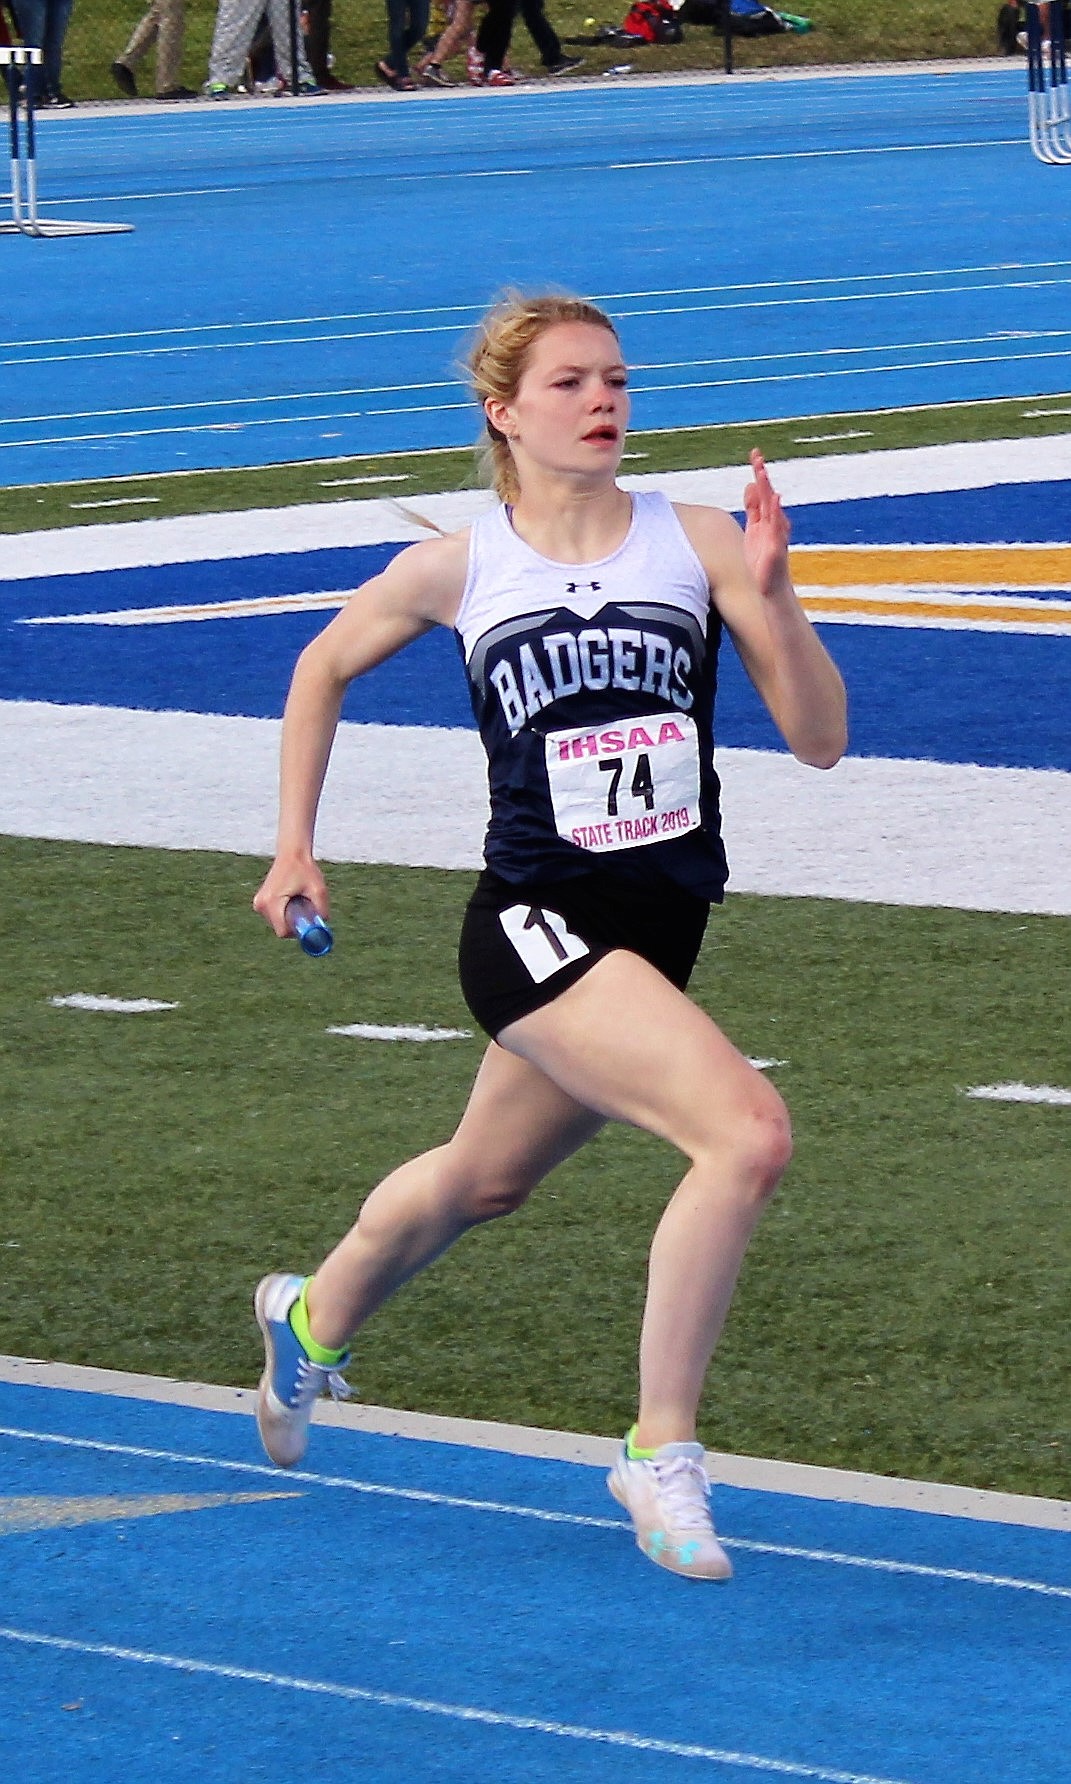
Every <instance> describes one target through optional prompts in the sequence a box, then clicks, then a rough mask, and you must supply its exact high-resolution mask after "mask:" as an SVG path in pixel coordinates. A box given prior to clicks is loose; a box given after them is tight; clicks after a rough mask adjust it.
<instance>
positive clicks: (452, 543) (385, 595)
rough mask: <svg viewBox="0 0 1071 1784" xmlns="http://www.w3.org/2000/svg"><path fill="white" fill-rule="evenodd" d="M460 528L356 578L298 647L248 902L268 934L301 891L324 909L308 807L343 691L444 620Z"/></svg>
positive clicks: (449, 609)
mask: <svg viewBox="0 0 1071 1784" xmlns="http://www.w3.org/2000/svg"><path fill="white" fill-rule="evenodd" d="M466 563H467V540H466V538H465V536H464V535H451V536H450V537H449V538H446V539H433V540H428V541H426V542H422V543H421V544H419V545H413V546H410V547H409V548H408V549H407V550H406V551H403V552H399V554H398V556H397V557H396V558H394V559H393V560H392V562H391V563H390V564H388V566H387V568H386V569H385V570H383V571H382V572H381V573H380V574H379V575H378V576H373V577H372V578H371V580H370V581H369V582H366V583H364V584H363V585H362V587H361V588H359V589H358V590H357V592H356V593H355V594H354V595H352V596H351V597H350V599H349V601H347V603H346V605H345V607H343V609H342V611H341V612H340V613H339V614H337V615H336V617H335V618H334V619H333V620H332V621H331V623H330V624H329V625H328V626H325V628H324V630H323V631H322V632H320V633H319V634H318V636H317V637H315V638H314V639H313V640H312V642H311V644H308V645H306V647H305V649H304V650H303V651H302V653H301V655H300V657H299V658H298V660H297V665H296V667H295V669H294V674H293V679H292V680H291V683H290V692H289V694H288V695H287V699H286V706H285V708H284V711H283V728H282V747H281V754H280V771H279V829H278V836H277V841H276V853H275V860H274V861H273V863H272V866H271V868H270V869H269V871H268V874H267V876H266V878H265V880H264V883H263V884H262V886H261V887H260V890H259V891H258V892H257V895H256V897H255V898H254V900H253V908H254V910H256V911H258V912H259V913H260V915H261V916H262V917H263V918H264V919H265V921H266V922H267V923H269V924H270V925H271V927H272V928H273V929H274V931H275V933H276V935H279V936H283V935H286V934H287V926H286V916H285V910H286V903H287V900H288V899H289V898H293V897H294V896H295V895H297V894H302V895H304V896H305V897H306V898H310V899H311V900H312V902H313V904H314V905H315V906H316V909H317V910H318V911H320V912H322V913H323V915H324V916H326V915H327V914H328V901H327V886H326V884H325V882H324V877H323V874H322V873H321V872H320V869H319V867H318V866H317V864H316V861H315V859H314V857H313V839H314V833H315V828H316V813H317V809H318V807H319V803H320V795H321V792H322V790H323V783H324V778H325V776H326V774H327V765H328V762H329V760H330V756H331V747H332V745H333V743H334V739H335V732H336V730H337V728H338V722H339V715H340V713H341V711H342V701H343V699H344V697H345V693H346V690H347V688H348V687H349V685H350V683H351V682H352V681H355V680H356V679H357V677H358V676H361V675H365V674H367V672H368V671H369V670H370V669H374V668H375V667H376V666H377V664H379V663H383V662H386V660H387V659H388V657H392V656H394V655H395V654H396V653H397V652H398V651H400V650H402V649H403V648H404V647H405V645H407V644H410V643H412V641H413V640H414V639H415V638H419V637H421V636H422V634H423V633H425V632H428V631H430V630H431V628H432V627H433V626H434V625H437V624H438V625H449V624H451V623H452V620H453V617H454V614H455V612H456V610H457V605H458V602H459V600H460V598H461V592H462V589H463V587H464V581H465V566H466Z"/></svg>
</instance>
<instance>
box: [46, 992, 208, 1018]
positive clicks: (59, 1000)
mask: <svg viewBox="0 0 1071 1784" xmlns="http://www.w3.org/2000/svg"><path fill="white" fill-rule="evenodd" d="M48 1001H49V1003H50V1004H55V1006H56V1008H57V1009H60V1010H90V1011H93V1012H99V1013H102V1014H106V1015H115V1016H145V1015H148V1014H150V1013H151V1012H152V1011H154V1010H177V1009H179V1008H180V1005H178V1004H177V1003H159V1002H158V1001H157V1000H156V999H155V998H152V997H95V996H93V995H92V994H91V993H89V992H85V991H73V992H72V993H71V995H70V996H69V997H50V998H49V1000H48Z"/></svg>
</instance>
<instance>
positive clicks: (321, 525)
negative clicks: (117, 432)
mask: <svg viewBox="0 0 1071 1784" xmlns="http://www.w3.org/2000/svg"><path fill="white" fill-rule="evenodd" d="M1040 475H1044V476H1045V478H1047V479H1054V480H1057V481H1058V480H1061V479H1071V433H1065V434H1054V435H1052V436H1050V437H1049V438H1047V439H1046V440H1045V441H1044V449H1043V452H1041V451H1040V449H1039V445H1038V442H1037V441H1036V440H1030V439H1026V440H978V441H963V442H958V443H956V444H954V445H949V446H923V447H916V448H911V449H896V450H892V451H879V452H865V453H831V454H828V455H827V456H825V457H822V458H801V459H786V460H783V461H781V462H780V463H779V464H778V465H777V466H776V469H775V481H776V483H777V487H778V489H779V491H780V493H781V496H782V498H783V499H784V501H785V503H786V504H787V505H789V506H790V507H791V506H792V505H803V504H805V503H812V502H829V501H836V502H846V501H851V500H853V499H861V498H869V497H874V496H892V495H915V494H931V493H932V494H939V493H941V492H942V491H951V490H961V489H985V488H990V487H992V486H993V485H995V484H1001V485H1004V484H1022V483H1036V482H1037V480H1038V477H1039V476H1040ZM747 480H748V472H747V469H746V467H745V466H743V465H740V466H727V467H724V468H722V469H718V470H709V469H707V470H696V471H664V472H638V473H632V474H630V475H627V476H624V477H622V478H621V483H622V485H623V487H624V488H626V489H661V490H663V491H664V492H665V494H666V495H668V496H669V497H670V498H671V499H672V500H674V501H679V502H708V503H713V504H715V505H716V506H718V507H722V508H729V509H737V510H738V509H739V508H740V506H741V504H742V502H743V494H744V486H745V484H746V483H747ZM492 499H493V498H492V497H491V495H490V494H489V493H488V492H486V491H483V490H459V491H454V492H451V493H448V494H444V495H437V496H421V498H420V500H421V506H422V508H423V509H424V511H425V512H426V513H427V514H428V515H429V516H430V518H431V519H432V520H434V521H435V522H436V524H437V525H438V526H441V527H443V528H444V529H445V530H446V531H450V530H452V529H456V528H459V527H463V526H468V525H469V524H470V523H471V521H472V519H473V518H474V516H475V515H476V514H478V513H480V512H482V511H483V510H484V509H486V508H487V507H489V506H490V505H491V502H492ZM1055 523H1056V517H1055V516H1054V525H1055ZM426 536H427V535H426V532H425V531H424V530H422V529H421V528H420V527H418V526H415V525H414V524H413V523H411V522H410V521H407V520H403V519H402V517H401V516H400V515H399V513H398V510H397V508H396V507H395V506H394V505H393V504H392V503H391V502H390V501H389V500H387V499H385V498H383V497H379V498H372V499H370V500H367V501H342V500H340V501H337V502H311V503H303V504H300V505H298V506H295V507H293V508H263V509H256V508H254V509H248V510H243V511H241V512H239V513H233V514H193V515H179V516H176V517H172V518H169V519H166V520H130V521H112V522H108V523H101V524H100V525H99V526H85V527H77V528H57V529H49V530H47V531H44V532H39V533H22V534H14V535H12V536H11V537H10V538H6V539H5V540H4V580H5V582H10V581H18V580H20V579H21V578H24V577H29V576H35V577H36V576H59V575H65V574H76V573H78V572H80V571H90V570H122V569H131V568H135V567H138V566H140V565H145V564H180V563H195V562H198V561H201V560H208V559H216V560H218V559H234V558H242V557H255V556H259V555H262V554H263V553H264V552H266V551H267V552H271V551H278V552H283V551H286V552H300V551H313V550H317V549H318V548H320V547H327V546H348V545H371V544H382V543H385V542H397V543H404V542H406V541H409V540H415V539H421V538H425V537H426ZM1065 543H1066V541H1065ZM950 549H951V548H950ZM1010 549H1014V546H1012V547H1010ZM4 598H6V599H10V596H7V597H4Z"/></svg>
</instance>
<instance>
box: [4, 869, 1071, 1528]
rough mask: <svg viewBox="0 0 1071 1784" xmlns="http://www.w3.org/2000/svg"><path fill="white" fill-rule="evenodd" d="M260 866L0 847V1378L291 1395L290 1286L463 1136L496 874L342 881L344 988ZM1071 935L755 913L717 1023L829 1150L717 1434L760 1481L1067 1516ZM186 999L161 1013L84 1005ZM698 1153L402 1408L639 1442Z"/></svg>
mask: <svg viewBox="0 0 1071 1784" xmlns="http://www.w3.org/2000/svg"><path fill="white" fill-rule="evenodd" d="M261 872H262V864H261V863H259V862H256V861H252V860H248V859H242V858H238V857H227V856H215V855H201V854H182V853H178V852H174V853H170V852H167V853H164V852H153V851H134V850H121V849H108V848H100V847H89V846H83V845H73V844H55V843H43V842H35V841H22V840H14V839H0V878H2V881H3V884H4V885H5V887H6V888H7V891H6V893H5V897H4V900H3V901H2V905H0V946H2V947H3V958H4V960H5V962H6V963H7V966H6V971H5V974H4V977H3V983H2V986H0V1061H2V1072H3V1082H4V1089H5V1096H4V1107H3V1117H2V1121H3V1127H2V1157H3V1186H4V1187H3V1198H2V1203H0V1252H2V1256H3V1262H4V1284H5V1292H4V1295H3V1299H2V1305H0V1350H3V1351H5V1352H8V1353H13V1354H17V1355H26V1356H41V1357H49V1358H56V1359H60V1360H63V1361H67V1362H72V1363H91V1364H97V1365H101V1366H105V1367H111V1368H115V1369H123V1370H133V1371H148V1372H152V1373H161V1374H170V1375H174V1376H178V1377H183V1378H193V1379H199V1380H205V1381H210V1382H230V1383H250V1382H252V1381H253V1380H254V1379H255V1377H256V1375H257V1373H258V1369H259V1351H258V1344H257V1333H256V1329H255V1326H254V1324H253V1321H252V1317H251V1313H250V1307H249V1298H250V1295H251V1293H252V1289H253V1286H254V1284H255V1282H256V1280H257V1278H258V1276H259V1275H260V1274H261V1273H262V1272H264V1271H265V1270H268V1269H271V1268H278V1267H294V1268H303V1267H308V1266H312V1265H314V1264H315V1263H316V1262H317V1261H318V1259H319V1257H320V1255H321V1254H322V1252H323V1251H324V1250H325V1248H326V1247H327V1246H328V1245H329V1244H330V1243H331V1242H332V1241H333V1240H334V1238H335V1237H337V1236H338V1235H339V1234H340V1232H341V1231H342V1230H343V1229H344V1228H345V1227H346V1226H347V1225H348V1224H349V1221H350V1220H351V1218H352V1216H353V1214H354V1212H355V1210H356V1208H357V1207H358V1205H359V1203H360V1201H361V1199H362V1197H363V1196H364V1195H365V1194H366V1193H367V1192H368V1190H369V1189H370V1188H371V1187H372V1185H373V1184H374V1183H375V1181H376V1180H377V1178H378V1177H379V1175H380V1174H381V1173H383V1172H384V1171H386V1170H387V1169H388V1168H390V1167H391V1166H392V1165H394V1164H395V1163H397V1162H398V1161H399V1160H400V1159H401V1158H403V1157H405V1156H407V1155H409V1154H410V1153H412V1152H414V1151H416V1150H418V1149H420V1148H423V1147H426V1146H428V1145H432V1144H435V1143H437V1142H438V1141H440V1140H442V1139H443V1138H444V1137H446V1136H447V1135H448V1134H449V1132H450V1130H451V1127H452V1125H453V1122H454V1120H455V1119H456V1116H457V1114H458V1113H459V1111H460V1108H461V1105H462V1101H463V1099H464V1096H465V1093H466V1090H467V1087H468V1084H469V1082H470V1080H471V1078H472V1075H473V1073H474V1071H475V1068H476V1065H477V1062H478V1059H479V1056H480V1051H481V1043H480V1041H479V1040H478V1039H473V1040H472V1041H467V1042H455V1043H442V1044H434V1045H432V1044H425V1045H419V1044H416V1043H398V1044H385V1043H376V1042H367V1041H355V1040H347V1039H341V1038H338V1037H333V1036H329V1035H327V1034H326V1033H325V1029H326V1027H327V1026H328V1024H330V1023H344V1022H354V1021H368V1022H381V1023H387V1024H389V1023H399V1022H407V1023H412V1022H422V1023H426V1024H429V1025H436V1024H438V1025H442V1026H446V1027H467V1026H470V1024H469V1020H468V1017H467V1013H466V1012H465V1010H464V1008H463V1005H462V1003H461V999H460V994H459V992H458V990H457V985H456V978H455V967H454V949H455V938H456V932H457V927H458V919H459V915H460V911H461V908H462V905H463V902H464V899H465V897H466V895H467V889H468V885H469V876H467V875H456V874H450V873H446V872H433V871H413V870H404V869H389V868H368V867H363V868H357V867H336V868H334V869H332V872H331V880H332V886H333V896H334V917H335V922H336V925H337V935H338V944H337V947H336V950H335V952H334V954H333V955H332V956H331V957H330V959H328V960H326V961H320V962H313V961H309V960H307V959H306V958H305V957H304V956H303V955H301V954H300V953H299V952H298V950H297V949H296V948H294V947H293V946H292V945H289V944H279V943H276V942H275V941H274V940H273V939H272V938H271V936H270V935H269V934H268V932H267V930H266V929H264V928H263V927H262V925H261V924H260V923H259V922H258V921H257V920H256V919H255V918H254V917H253V916H252V914H251V912H250V910H249V900H250V897H251V894H252V892H253V890H254V888H255V886H256V884H257V882H258V880H259V877H260V874H261ZM1068 942H1069V924H1068V922H1067V920H1065V919H1057V918H1040V917H1034V918H1029V917H1026V918H1024V917H1022V916H1001V915H985V914H972V913H959V912H951V911H920V910H906V909H898V908H895V907H886V906H880V905H870V906H867V905H848V904H839V903H833V902H823V901H815V900H807V899H759V898H751V897H743V896H739V897H734V898H732V899H731V900H730V902H729V903H728V905H727V906H726V908H725V910H724V911H723V912H722V913H721V914H720V915H719V916H718V917H717V919H716V921H715V922H714V924H713V927H712V934H711V938H710V940H709V941H708V944H707V947H706V949H705V952H704V955H703V958H702V960H701V962H700V966H699V970H698V974H697V979H696V985H695V989H696V994H697V996H698V998H699V1001H700V1002H701V1003H702V1004H703V1005H704V1006H705V1007H706V1008H708V1009H709V1010H710V1011H711V1012H712V1013H713V1014H714V1015H715V1016H716V1017H717V1018H718V1020H719V1021H721V1022H722V1024H723V1025H724V1026H725V1027H726V1029H727V1030H728V1032H729V1033H730V1035H731V1036H732V1037H733V1038H734V1039H735V1040H736V1041H737V1043H738V1044H739V1045H740V1046H741V1047H743V1048H744V1049H745V1051H747V1052H748V1053H750V1054H752V1055H762V1056H764V1057H774V1058H778V1059H784V1060H786V1061H787V1062H788V1063H787V1064H786V1065H785V1066H783V1067H781V1068H779V1069H777V1070H776V1072H774V1073H773V1074H772V1075H773V1076H774V1078H775V1081H776V1082H777V1083H778V1085H779V1086H780V1088H781V1089H782V1090H783V1092H784V1094H785V1096H786V1098H787V1099H788V1102H789V1104H790V1106H791V1108H792V1111H793V1115H794V1120H795V1124H796V1132H797V1155H796V1159H795V1161H794V1163H793V1166H792V1168H791V1171H790V1174H789V1177H788V1179H787V1180H786V1183H785V1185H784V1187H783V1190H782V1193H781V1195H780V1197H779V1199H778V1201H777V1202H776V1203H775V1205H774V1207H773V1209H772V1210H771V1212H770V1214H769V1216H768V1217H767V1219H766V1221H765V1223H764V1224H763V1226H762V1228H761V1229H760V1233H759V1235H758V1238H757V1240H756V1242H755V1244H754V1246H753V1249H752V1252H751V1254H750V1257H749V1260H748V1263H747V1266H746V1270H745V1275H744V1279H743V1282H742V1285H741V1289H740V1292H739V1295H738V1297H737V1301H736V1303H735V1307H734V1311H733V1314H732V1318H731V1321H730V1325H729V1329H728V1332H727V1335H726V1338H725V1341H724V1343H723V1345H722V1347H721V1348H720V1350H719V1352H718V1355H717V1358H716V1361H715V1367H714V1369H713V1371H712V1375H711V1380H710V1386H709V1392H708V1397H707V1401H706V1406H705V1413H704V1419H703V1424H702V1435H703V1437H704V1439H705V1440H706V1441H707V1442H708V1444H710V1445H712V1446H714V1447H717V1448H723V1449H728V1450H734V1451H740V1452H745V1453H754V1454H762V1455H777V1456H783V1457H788V1458H794V1459H798V1460H806V1461H812V1462H818V1463H827V1464H833V1465H839V1466H845V1467H851V1468H860V1469H869V1470H875V1471H878V1472H886V1473H895V1474H901V1475H915V1476H922V1477H926V1478H931V1479H938V1480H949V1481H959V1482H966V1483H973V1484H976V1485H979V1486H986V1487H999V1488H1004V1489H1009V1490H1015V1491H1022V1492H1029V1493H1040V1494H1055V1495H1060V1494H1063V1493H1065V1492H1066V1487H1067V1463H1068V1442H1069V1437H1068V1418H1067V1395H1066V1382H1067V1379H1068V1374H1069V1370H1071V1340H1069V1335H1068V1326H1067V1320H1066V1309H1067V1304H1068V1297H1069V1291H1071V1280H1069V1275H1071V1272H1069V1267H1068V1258H1069V1256H1071V1245H1069V1241H1071V1209H1069V1206H1068V1199H1067V1130H1068V1120H1069V1119H1071V1117H1069V1113H1068V1111H1067V1110H1066V1109H1060V1108H1045V1107H1031V1106H1023V1105H1010V1104H999V1103H985V1102H974V1101H971V1100H969V1099H967V1098H965V1097H964V1095H963V1094H962V1092H963V1089H964V1088H965V1087H967V1086H970V1085H973V1084H979V1083H991V1082H995V1081H999V1080H1007V1079H1022V1080H1024V1081H1026V1082H1034V1083H1038V1082H1049V1083H1063V1084H1066V1083H1068V1082H1069V1078H1068V1073H1069V1072H1071V1059H1069V1058H1068V1053H1067V1031H1066V1009H1065V1005H1064V1000H1063V999H1062V997H1061V996H1060V993H1059V987H1060V986H1061V985H1062V984H1066V961H1067V949H1068ZM72 992H90V993H96V994H105V995H110V996H120V997H140V996H147V997H153V998H159V999H161V1000H166V1001H171V1002H175V1003H177V1004H178V1005H179V1006H180V1007H179V1008H178V1009H176V1010H173V1011H169V1012H163V1013H158V1014H154V1015H141V1016H119V1015H99V1014H88V1013H84V1012H79V1011H75V1010H71V1009H61V1008H56V1007H54V1006H52V1005H51V1004H50V1002H49V999H50V998H51V997H54V996H64V995H69V994H70V993H72ZM679 1169H680V1164H679V1161H678V1160H677V1159H676V1158H675V1156H674V1155H673V1153H672V1152H671V1151H670V1150H669V1149H667V1148H665V1147H663V1146H660V1145H658V1144H657V1143H655V1142H653V1141H649V1140H648V1139H646V1138H645V1137H644V1136H642V1135H639V1134H636V1133H632V1132H625V1131H621V1130H608V1131H607V1132H605V1134H604V1135H602V1136H600V1138H599V1139H598V1140H597V1141H596V1142H595V1143H594V1144H593V1145H592V1146H591V1147H590V1148H589V1149H588V1150H587V1151H586V1152H585V1153H583V1154H582V1155H581V1156H580V1157H579V1158H578V1159H577V1160H575V1161H573V1162H571V1163H570V1164H568V1165H567V1166H565V1167H564V1168H563V1169H562V1170H561V1171H560V1172H558V1173H557V1174H556V1175H555V1176H554V1177H553V1178H551V1179H550V1180H549V1182H548V1183H547V1184H546V1185H545V1186H544V1187H543V1189H542V1190H541V1191H540V1192H539V1193H537V1195H536V1197H535V1198H534V1199H533V1201H532V1202H531V1203H530V1204H529V1206H528V1208H527V1209H526V1210H525V1211H524V1212H523V1213H521V1214H520V1215H517V1216H515V1217H514V1218H513V1219H511V1220H509V1221H506V1222H502V1223H499V1224H498V1225H496V1226H494V1227H489V1228H486V1229H484V1230H482V1231H481V1232H479V1233H476V1234H473V1235H471V1236H470V1237H469V1238H468V1239H466V1240H465V1241H463V1242H462V1243H461V1244H460V1245H459V1246H458V1247H457V1248H456V1249H455V1250H454V1251H453V1252H452V1253H451V1254H450V1255H449V1256H448V1257H447V1258H446V1259H444V1260H443V1261H442V1262H441V1263H440V1264H439V1265H438V1266H436V1268H435V1269H433V1270H432V1271H430V1272H428V1273H427V1274H426V1275H425V1276H424V1277H422V1278H420V1279H419V1280H418V1281H417V1282H415V1283H413V1284H412V1285H410V1287H409V1288H408V1289H407V1290H406V1291H405V1292H404V1293H403V1294H402V1295H400V1296H399V1297H398V1299H397V1300H396V1301H395V1302H394V1303H392V1304H391V1305H390V1306H389V1307H388V1308H387V1309H386V1310H385V1311H384V1312H383V1313H382V1314H381V1315H380V1316H379V1317H378V1318H377V1320H376V1321H374V1322H373V1324H372V1325H371V1326H370V1327H369V1328H368V1329H367V1331H366V1333H365V1334H364V1335H363V1336H362V1338H361V1340H360V1342H359V1345H358V1351H357V1356H356V1360H355V1364H354V1367H353V1370H352V1375H353V1378H354V1381H355V1384H356V1386H357V1387H358V1389H359V1391H360V1393H361V1395H362V1397H364V1398H366V1399H369V1400H371V1401H375V1402H379V1403H385V1404H390V1405H395V1406H403V1407H411V1408H417V1409H423V1410H428V1411H434V1412H437V1413H453V1414H458V1415H463V1416H470V1417H483V1418H493V1419H502V1420H507V1421H510V1422H521V1423H531V1424H539V1425H547V1426H552V1427H558V1428H562V1429H578V1430H585V1431H593V1432H603V1433H607V1434H612V1433H616V1432H618V1431H619V1430H620V1429H621V1428H622V1427H623V1425H624V1424H625V1422H626V1421H627V1420H628V1418H629V1416H630V1413H631V1408H632V1392H633V1380H634V1353H635V1344H636V1335H637V1328H638V1320H639V1315H640V1305H641V1297H642V1289H643V1267H644V1257H645V1251H646V1245H647V1241H648V1238H649V1234H650V1231H651V1229H652V1227H653V1225H654V1222H655V1220H656V1219H657V1215H658V1212H659V1209H660V1207H661V1205H662V1203H663V1202H664V1200H665V1198H666V1196H667V1195H668V1193H669V1192H670V1190H671V1188H672V1185H673V1183H674V1181H675V1179H676V1176H677V1174H678V1173H679Z"/></svg>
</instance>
